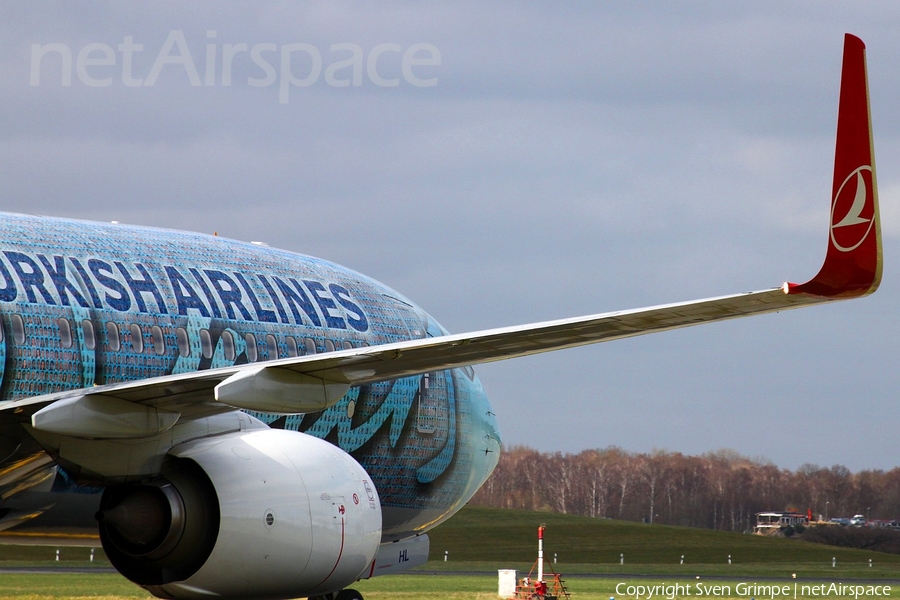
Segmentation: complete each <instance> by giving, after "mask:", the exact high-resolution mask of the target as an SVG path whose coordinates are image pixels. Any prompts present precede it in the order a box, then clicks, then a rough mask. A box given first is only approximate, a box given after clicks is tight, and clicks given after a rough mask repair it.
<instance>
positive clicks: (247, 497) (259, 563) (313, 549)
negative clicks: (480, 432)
mask: <svg viewBox="0 0 900 600" xmlns="http://www.w3.org/2000/svg"><path fill="white" fill-rule="evenodd" d="M97 518H98V520H99V521H100V537H101V541H102V542H103V548H104V550H105V551H106V553H107V555H108V557H109V559H110V561H111V562H112V563H113V566H115V567H116V568H117V569H118V570H119V571H120V572H121V573H122V574H123V575H125V576H126V577H127V578H129V579H130V580H131V581H133V582H135V583H137V584H138V585H141V586H143V587H144V588H146V589H147V590H149V591H150V592H151V593H153V594H155V595H157V596H159V597H163V598H200V597H208V596H210V595H217V596H224V597H238V598H239V597H253V598H296V597H298V596H310V595H316V594H322V593H325V592H331V591H336V590H340V589H342V588H344V587H346V586H347V585H349V584H350V583H351V582H353V581H355V580H356V579H357V578H358V577H359V576H360V575H361V574H362V573H363V572H364V571H365V570H366V569H367V568H368V567H369V565H370V564H371V562H372V560H373V559H374V557H375V554H376V552H377V550H378V546H379V543H380V541H381V504H380V502H379V500H378V495H377V493H376V491H375V488H374V486H373V485H372V482H371V480H370V479H369V476H368V474H367V473H366V472H365V470H364V469H363V468H362V467H361V466H360V465H359V463H357V462H356V461H355V460H354V459H353V458H352V457H351V456H350V455H349V454H347V453H346V452H343V451H342V450H340V449H339V448H337V447H335V446H333V445H331V444H329V443H328V442H325V441H322V440H320V439H317V438H314V437H312V436H309V435H306V434H303V433H297V432H292V431H283V430H273V429H267V430H257V431H251V432H241V433H234V434H228V435H223V436H217V437H214V438H208V439H203V440H196V441H193V442H189V443H186V444H184V445H182V446H178V447H176V448H174V449H173V450H172V451H171V452H170V453H169V459H168V460H167V461H166V463H165V464H164V467H163V470H162V476H161V477H160V478H158V479H157V480H154V481H149V482H144V483H141V484H139V485H127V486H116V487H110V488H107V490H106V491H105V492H104V495H103V499H102V501H101V508H100V511H99V512H98V513H97Z"/></svg>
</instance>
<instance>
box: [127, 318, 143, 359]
mask: <svg viewBox="0 0 900 600" xmlns="http://www.w3.org/2000/svg"><path fill="white" fill-rule="evenodd" d="M128 329H129V330H130V331H131V347H132V348H133V349H134V351H135V352H137V353H138V354H140V353H141V352H143V351H144V332H142V331H141V326H140V325H138V324H137V323H132V324H131V325H130V326H129V327H128Z"/></svg>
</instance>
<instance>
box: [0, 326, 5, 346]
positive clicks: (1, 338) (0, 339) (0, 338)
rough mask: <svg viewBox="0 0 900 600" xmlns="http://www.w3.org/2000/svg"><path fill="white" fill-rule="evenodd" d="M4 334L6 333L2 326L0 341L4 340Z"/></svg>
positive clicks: (0, 328)
mask: <svg viewBox="0 0 900 600" xmlns="http://www.w3.org/2000/svg"><path fill="white" fill-rule="evenodd" d="M3 335H4V333H3V327H0V342H2V341H3Z"/></svg>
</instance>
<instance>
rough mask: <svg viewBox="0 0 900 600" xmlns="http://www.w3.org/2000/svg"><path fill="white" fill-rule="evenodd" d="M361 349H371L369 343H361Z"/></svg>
mask: <svg viewBox="0 0 900 600" xmlns="http://www.w3.org/2000/svg"><path fill="white" fill-rule="evenodd" d="M359 347H360V348H368V347H369V342H360V343H359Z"/></svg>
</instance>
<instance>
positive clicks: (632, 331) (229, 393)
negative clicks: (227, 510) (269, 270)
mask: <svg viewBox="0 0 900 600" xmlns="http://www.w3.org/2000/svg"><path fill="white" fill-rule="evenodd" d="M830 214H831V222H830V227H829V236H828V248H827V252H826V257H825V262H824V264H823V266H822V268H821V270H820V271H819V273H818V274H817V275H816V276H815V277H814V278H813V279H811V280H810V281H808V282H806V283H804V284H794V283H785V284H784V285H783V286H781V287H778V288H773V289H768V290H763V291H758V292H749V293H742V294H735V295H730V296H721V297H717V298H709V299H704V300H697V301H689V302H681V303H675V304H666V305H661V306H654V307H649V308H640V309H633V310H625V311H617V312H609V313H602V314H596V315H589V316H583V317H575V318H570V319H560V320H555V321H547V322H542V323H532V324H527V325H518V326H513V327H504V328H498V329H490V330H485V331H479V332H472V333H464V334H457V335H449V336H444V337H439V338H426V339H421V340H411V341H406V342H398V343H393V344H386V345H382V346H376V347H366V348H357V349H352V350H343V351H338V352H333V353H328V354H320V355H313V356H303V357H298V358H290V359H282V360H278V361H272V362H267V363H264V364H262V363H256V364H249V365H241V366H235V367H228V368H223V369H216V370H209V371H202V372H198V373H189V374H182V375H174V376H167V377H159V378H154V379H147V380H142V381H137V382H129V383H123V384H113V385H107V386H102V387H97V388H93V389H91V390H81V391H79V392H64V393H60V394H53V395H47V396H39V397H35V398H29V399H26V400H22V401H17V402H14V403H9V404H7V405H5V406H4V407H3V410H15V411H16V412H17V413H18V414H20V415H22V416H26V417H27V416H28V415H30V416H31V421H32V426H33V427H35V428H36V429H39V430H46V431H48V432H53V433H58V434H62V435H71V436H75V437H87V438H130V437H142V436H150V435H156V434H158V433H159V432H160V431H163V430H165V429H167V428H169V427H171V426H172V425H173V424H174V423H175V422H176V421H178V420H179V419H191V418H197V417H200V416H206V415H210V414H215V413H218V412H226V411H231V410H233V409H234V408H246V409H250V410H261V411H268V412H281V413H305V412H314V411H318V410H323V409H324V408H327V407H328V406H330V405H332V404H334V403H335V402H337V401H338V400H339V399H340V398H341V397H342V396H343V395H344V393H346V391H347V389H348V388H349V387H350V386H355V385H364V384H367V383H373V382H376V381H384V380H388V379H395V378H399V377H404V376H410V375H416V374H421V373H427V372H431V371H439V370H443V369H449V368H453V367H462V366H466V365H471V364H476V363H482V362H491V361H497V360H504V359H508V358H515V357H518V356H526V355H530V354H536V353H540V352H547V351H551V350H558V349H562V348H571V347H575V346H582V345H587V344H594V343H598V342H603V341H610V340H615V339H620V338H625V337H632V336H637V335H643V334H647V333H654V332H658V331H667V330H670V329H676V328H680V327H688V326H691V325H699V324H701V323H708V322H712V321H721V320H725V319H734V318H738V317H745V316H750V315H754V314H761V313H769V312H775V311H780V310H786V309H791V308H798V307H801V306H809V305H812V304H818V303H821V302H828V301H834V300H844V299H850V298H857V297H862V296H866V295H868V294H871V293H873V292H874V291H875V290H876V289H877V287H878V285H879V283H880V280H881V272H882V251H881V240H880V236H881V233H880V225H879V216H878V202H877V188H876V180H875V164H874V151H873V147H872V134H871V120H870V110H869V96H868V83H867V78H866V65H865V45H864V44H863V43H862V41H861V40H860V39H859V38H857V37H855V36H852V35H849V34H848V35H847V36H846V37H845V43H844V58H843V70H842V78H841V92H840V105H839V110H838V128H837V142H836V154H835V170H834V185H833V193H832V203H831V213H830ZM34 411H37V412H34ZM23 413H24V414H23Z"/></svg>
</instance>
